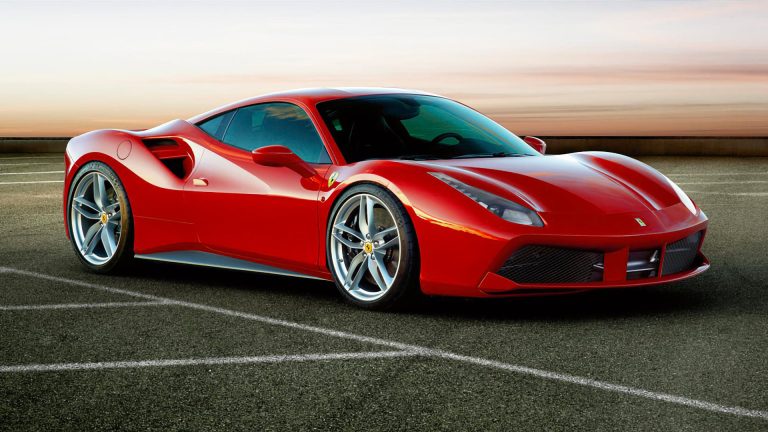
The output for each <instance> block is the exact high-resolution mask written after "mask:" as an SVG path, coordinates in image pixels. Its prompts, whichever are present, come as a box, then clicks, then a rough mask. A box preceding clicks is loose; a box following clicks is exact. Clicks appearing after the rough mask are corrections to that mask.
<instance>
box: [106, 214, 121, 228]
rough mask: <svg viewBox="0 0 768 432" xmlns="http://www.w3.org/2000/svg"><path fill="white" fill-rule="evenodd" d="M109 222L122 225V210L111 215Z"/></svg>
mask: <svg viewBox="0 0 768 432" xmlns="http://www.w3.org/2000/svg"><path fill="white" fill-rule="evenodd" d="M107 223H110V224H113V225H120V212H119V211H118V212H115V213H112V216H110V217H109V221H108V222H107Z"/></svg>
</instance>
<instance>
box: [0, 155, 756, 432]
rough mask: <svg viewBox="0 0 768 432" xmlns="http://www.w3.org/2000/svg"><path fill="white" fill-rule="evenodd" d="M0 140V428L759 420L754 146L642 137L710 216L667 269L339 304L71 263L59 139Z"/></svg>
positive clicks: (440, 426)
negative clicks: (698, 264) (596, 284)
mask: <svg viewBox="0 0 768 432" xmlns="http://www.w3.org/2000/svg"><path fill="white" fill-rule="evenodd" d="M1 156H2V157H0V430H9V431H10V430H13V431H19V430H54V429H55V430H104V429H121V430H148V429H157V430H315V429H316V430H405V429H409V430H503V431H509V430H516V429H526V430H540V429H547V430H651V429H652V430H696V431H701V430H717V431H721V430H738V431H751V430H763V431H764V430H768V247H767V246H766V245H768V160H767V159H765V158H741V159H739V158H680V157H678V158H665V157H646V158H641V159H642V160H643V161H645V162H647V163H649V164H651V165H652V166H654V167H656V168H657V169H659V170H660V171H661V172H663V173H665V174H667V175H668V176H669V177H670V178H672V179H673V180H675V181H676V182H678V184H679V185H680V186H681V187H682V188H683V189H684V190H686V191H687V192H688V193H689V194H690V196H691V197H692V198H693V199H694V200H695V201H696V202H697V203H698V204H699V206H700V207H701V208H702V209H703V210H704V211H705V213H706V214H707V215H708V216H709V218H710V228H709V232H708V234H707V238H706V240H705V245H704V253H705V254H706V255H707V256H708V257H709V258H710V260H711V262H712V268H711V269H710V270H709V271H707V272H706V273H704V274H703V275H701V276H699V277H697V278H694V279H690V280H686V281H682V282H678V283H675V284H672V285H667V286H660V287H650V288H637V289H625V290H603V291H597V292H590V293H585V294H579V295H573V296H560V297H545V298H535V299H512V300H488V301H486V300H482V301H481V300H464V299H428V300H426V301H424V302H422V304H419V305H417V306H415V307H413V308H411V309H408V310H405V311H400V312H369V311H363V310H359V309H356V308H354V307H352V306H350V305H347V304H345V303H344V302H343V301H342V300H341V298H340V296H339V295H338V293H337V292H336V290H335V288H334V287H333V285H332V284H330V283H324V282H320V281H308V280H303V279H293V278H284V277H271V276H264V275H260V274H255V273H243V272H234V271H224V270H216V269H209V268H199V267H186V266H180V265H172V264H163V263H152V262H142V261H139V262H137V264H136V265H135V266H134V268H133V269H132V271H131V272H130V273H129V274H126V275H119V276H111V275H110V276H103V275H96V274H92V273H89V272H87V271H85V270H84V269H83V268H82V267H81V266H80V264H79V262H78V260H77V259H76V257H75V256H74V252H73V251H72V248H71V247H70V245H69V243H68V240H67V239H66V237H65V234H64V227H63V221H62V211H61V205H62V199H61V188H62V183H61V178H62V177H63V172H62V170H63V162H62V158H61V156H60V155H51V154H41V155H25V154H6V155H1Z"/></svg>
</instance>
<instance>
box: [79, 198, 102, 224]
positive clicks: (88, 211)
mask: <svg viewBox="0 0 768 432" xmlns="http://www.w3.org/2000/svg"><path fill="white" fill-rule="evenodd" d="M72 201H73V203H72V208H73V209H74V210H75V211H76V212H78V213H80V214H81V215H83V216H84V217H86V218H88V219H96V220H98V219H99V216H100V214H99V213H100V212H99V209H98V208H97V207H96V204H94V203H92V202H90V201H88V200H87V199H85V198H84V197H75V198H73V199H72Z"/></svg>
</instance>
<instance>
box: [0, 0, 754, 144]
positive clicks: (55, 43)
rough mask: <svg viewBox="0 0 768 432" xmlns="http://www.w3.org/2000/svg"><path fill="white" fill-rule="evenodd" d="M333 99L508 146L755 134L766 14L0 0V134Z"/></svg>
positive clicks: (539, 4) (648, 4) (585, 7)
mask: <svg viewBox="0 0 768 432" xmlns="http://www.w3.org/2000/svg"><path fill="white" fill-rule="evenodd" d="M335 86H344V87H348V86H366V87H368V86H375V87H400V88H414V89H420V90H425V91H428V92H432V93H437V94H441V95H444V96H447V97H450V98H454V99H457V100H459V101H462V102H464V103H466V104H468V105H470V106H472V107H474V108H476V109H478V110H479V111H481V112H483V113H484V114H486V115H489V116H490V117H491V118H493V119H495V120H496V121H498V122H499V123H501V124H502V125H504V126H505V127H507V128H508V129H510V130H512V131H513V132H515V133H517V134H519V135H541V136H552V135H698V136H768V1H737V0H734V1H706V0H701V1H650V0H647V1H617V0H613V1H519V2H512V1H510V2H501V1H485V2H483V1H480V2H475V1H462V2H458V1H410V2H400V1H374V2H366V1H362V0H359V1H354V2H342V1H303V2H296V1H280V2H257V1H250V2H237V1H222V0H217V1H192V0H184V1H178V2H176V1H162V0H154V1H145V2H143V1H128V0H122V1H99V2H86V1H66V0H64V1H62V0H59V1H53V2H45V1H34V0H24V1H6V0H0V136H73V135H77V134H80V133H83V132H86V131H89V130H93V129H101V128H123V129H143V128H148V127H152V126H155V125H158V124H160V123H163V122H166V121H168V120H172V119H175V118H189V117H191V116H193V115H195V114H198V113H201V112H205V111H208V110H209V109H212V108H214V107H217V106H219V105H223V104H225V103H228V102H232V101H236V100H240V99H244V98H247V97H251V96H257V95H259V94H263V93H269V92H274V91H280V90H287V89H293V88H304V87H335Z"/></svg>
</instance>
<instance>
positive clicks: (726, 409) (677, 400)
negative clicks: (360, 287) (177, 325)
mask: <svg viewBox="0 0 768 432" xmlns="http://www.w3.org/2000/svg"><path fill="white" fill-rule="evenodd" d="M0 273H12V274H18V275H24V276H29V277H36V278H39V279H44V280H50V281H55V282H62V283H68V284H70V285H75V286H82V287H89V288H94V289H97V290H101V291H106V292H111V293H116V294H124V295H127V296H133V297H137V298H143V299H147V300H153V301H159V302H169V303H173V304H176V305H179V306H185V307H188V308H191V309H197V310H203V311H208V312H213V313H218V314H222V315H227V316H233V317H239V318H243V319H247V320H251V321H256V322H261V323H265V324H271V325H275V326H281V327H287V328H292V329H297V330H304V331H308V332H313V333H317V334H322V335H325V336H333V337H338V338H343V339H348V340H354V341H358V342H366V343H371V344H375V345H381V346H387V347H390V348H395V349H397V350H401V351H408V352H412V353H414V355H421V356H427V357H438V358H443V359H449V360H454V361H459V362H464V363H469V364H475V365H480V366H485V367H490V368H494V369H499V370H504V371H508V372H513V373H517V374H520V375H527V376H534V377H538V378H544V379H548V380H552V381H560V382H565V383H568V384H576V385H581V386H585V387H591V388H595V389H600V390H605V391H610V392H615V393H624V394H629V395H632V396H638V397H643V398H646V399H652V400H656V401H662V402H669V403H673V404H677V405H683V406H688V407H692V408H698V409H702V410H706V411H711V412H717V413H723V414H732V415H737V416H742V417H756V418H761V419H764V420H768V411H761V410H755V409H748V408H742V407H734V406H727V405H720V404H716V403H712V402H707V401H702V400H697V399H689V398H686V397H682V396H676V395H672V394H669V393H661V392H654V391H650V390H645V389H641V388H636V387H629V386H624V385H620V384H613V383H609V382H604V381H598V380H594V379H591V378H584V377H580V376H576V375H569V374H564V373H558V372H551V371H546V370H542V369H536V368H530V367H526V366H521V365H516V364H511V363H504V362H499V361H495V360H489V359H484V358H480V357H472V356H465V355H461V354H456V353H452V352H448V351H442V350H435V349H431V348H427V347H422V346H418V345H411V344H405V343H402V342H396V341H391V340H387V339H380V338H376V337H370V336H363V335H358V334H354V333H348V332H344V331H339V330H333V329H327V328H323V327H315V326H311V325H307V324H301V323H297V322H292V321H285V320H280V319H276V318H270V317H267V316H262V315H256V314H250V313H246V312H239V311H235V310H231V309H225V308H219V307H215V306H209V305H205V304H199V303H191V302H187V301H183V300H175V299H171V298H165V297H159V296H154V295H151V294H144V293H140V292H136V291H130V290H125V289H119V288H112V287H108V286H104V285H98V284H92V283H88V282H82V281H78V280H75V279H67V278H63V277H58V276H51V275H47V274H44V273H37V272H31V271H27V270H19V269H15V268H11V267H0ZM397 352H400V351H397Z"/></svg>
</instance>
